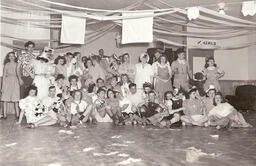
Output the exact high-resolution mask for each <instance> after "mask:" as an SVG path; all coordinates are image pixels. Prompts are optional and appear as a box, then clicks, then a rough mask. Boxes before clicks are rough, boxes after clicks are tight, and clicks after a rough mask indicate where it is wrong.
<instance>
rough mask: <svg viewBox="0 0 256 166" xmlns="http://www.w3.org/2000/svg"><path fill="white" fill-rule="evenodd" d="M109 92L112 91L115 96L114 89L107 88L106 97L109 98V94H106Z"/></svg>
mask: <svg viewBox="0 0 256 166" xmlns="http://www.w3.org/2000/svg"><path fill="white" fill-rule="evenodd" d="M109 92H112V93H113V94H114V97H115V91H114V90H112V89H108V90H107V98H109V96H108V93H109Z"/></svg>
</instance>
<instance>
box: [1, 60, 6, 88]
mask: <svg viewBox="0 0 256 166" xmlns="http://www.w3.org/2000/svg"><path fill="white" fill-rule="evenodd" d="M5 66H6V65H5ZM5 66H4V70H3V78H2V84H1V86H2V87H1V92H2V88H3V82H5V80H6V76H7V74H6V67H5Z"/></svg>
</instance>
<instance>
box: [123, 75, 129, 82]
mask: <svg viewBox="0 0 256 166" xmlns="http://www.w3.org/2000/svg"><path fill="white" fill-rule="evenodd" d="M121 80H122V82H123V83H127V82H128V77H127V75H122V77H121Z"/></svg>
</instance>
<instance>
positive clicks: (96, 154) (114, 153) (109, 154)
mask: <svg viewBox="0 0 256 166" xmlns="http://www.w3.org/2000/svg"><path fill="white" fill-rule="evenodd" d="M118 153H119V152H118V151H115V152H109V153H93V155H94V156H112V155H116V154H118Z"/></svg>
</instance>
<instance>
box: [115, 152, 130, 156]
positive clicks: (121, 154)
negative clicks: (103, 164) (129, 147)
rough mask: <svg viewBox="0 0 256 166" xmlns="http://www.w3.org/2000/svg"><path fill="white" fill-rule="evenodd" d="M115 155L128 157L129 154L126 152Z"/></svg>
mask: <svg viewBox="0 0 256 166" xmlns="http://www.w3.org/2000/svg"><path fill="white" fill-rule="evenodd" d="M117 156H119V157H129V156H130V155H129V154H126V153H120V154H118V155H117Z"/></svg>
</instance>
